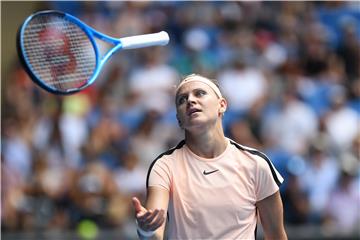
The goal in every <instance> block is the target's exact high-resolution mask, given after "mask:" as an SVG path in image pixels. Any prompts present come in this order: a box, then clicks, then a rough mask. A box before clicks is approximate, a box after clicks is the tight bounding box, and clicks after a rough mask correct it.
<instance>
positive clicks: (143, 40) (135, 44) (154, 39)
mask: <svg viewBox="0 0 360 240" xmlns="http://www.w3.org/2000/svg"><path fill="white" fill-rule="evenodd" d="M169 39H170V38H169V34H168V33H167V32H165V31H161V32H158V33H150V34H144V35H137V36H132V37H124V38H120V41H121V45H122V49H134V48H143V47H151V46H164V45H166V44H168V42H169Z"/></svg>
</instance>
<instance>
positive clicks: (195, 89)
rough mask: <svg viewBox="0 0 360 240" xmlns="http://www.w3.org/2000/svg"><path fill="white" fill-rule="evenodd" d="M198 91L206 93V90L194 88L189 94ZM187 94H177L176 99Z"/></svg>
mask: <svg viewBox="0 0 360 240" xmlns="http://www.w3.org/2000/svg"><path fill="white" fill-rule="evenodd" d="M199 90H201V91H204V92H208V91H207V90H206V89H204V88H194V89H193V90H191V91H190V92H195V91H199ZM187 94H188V93H186V92H185V93H180V94H178V95H177V96H176V98H178V97H180V96H185V95H187Z"/></svg>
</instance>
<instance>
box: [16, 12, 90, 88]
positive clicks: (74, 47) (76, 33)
mask: <svg viewBox="0 0 360 240" xmlns="http://www.w3.org/2000/svg"><path fill="white" fill-rule="evenodd" d="M23 46H24V50H25V53H26V58H27V61H28V62H29V63H30V66H31V70H32V71H33V73H34V74H35V75H36V77H37V78H38V79H40V80H41V81H42V82H43V83H44V84H46V85H48V86H50V87H52V88H56V89H57V90H60V91H66V90H69V89H72V88H79V87H81V86H83V85H85V84H86V83H87V82H88V80H89V79H90V78H91V76H92V74H93V73H94V70H95V68H96V55H95V51H94V47H93V45H92V43H91V41H90V39H89V37H88V36H87V35H86V33H85V32H84V31H83V30H82V29H81V28H80V27H79V26H77V25H76V24H75V23H72V22H70V21H68V20H66V19H64V18H63V17H61V16H51V17H49V16H38V17H37V18H34V19H32V20H31V21H30V22H29V23H28V25H27V26H26V28H25V30H24V35H23Z"/></svg>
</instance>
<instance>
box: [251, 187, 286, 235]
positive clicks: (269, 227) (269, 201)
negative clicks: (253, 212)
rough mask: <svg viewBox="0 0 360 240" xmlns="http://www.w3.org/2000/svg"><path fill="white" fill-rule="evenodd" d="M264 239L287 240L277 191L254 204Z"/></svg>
mask: <svg viewBox="0 0 360 240" xmlns="http://www.w3.org/2000/svg"><path fill="white" fill-rule="evenodd" d="M256 206H257V208H258V210H259V214H260V220H261V225H262V227H263V229H264V235H265V239H276V240H280V239H281V240H282V239H287V236H286V232H285V228H284V217H283V205H282V201H281V197H280V193H279V191H277V192H276V193H274V194H273V195H271V196H269V197H267V198H265V199H263V200H261V201H259V202H257V203H256Z"/></svg>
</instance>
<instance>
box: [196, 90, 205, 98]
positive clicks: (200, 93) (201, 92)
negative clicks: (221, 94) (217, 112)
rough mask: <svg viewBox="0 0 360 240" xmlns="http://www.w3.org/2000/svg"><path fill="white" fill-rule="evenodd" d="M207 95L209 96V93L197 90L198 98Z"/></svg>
mask: <svg viewBox="0 0 360 240" xmlns="http://www.w3.org/2000/svg"><path fill="white" fill-rule="evenodd" d="M206 94H207V92H205V91H204V90H201V89H199V90H196V92H195V96H197V97H202V96H204V95H206Z"/></svg>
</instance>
